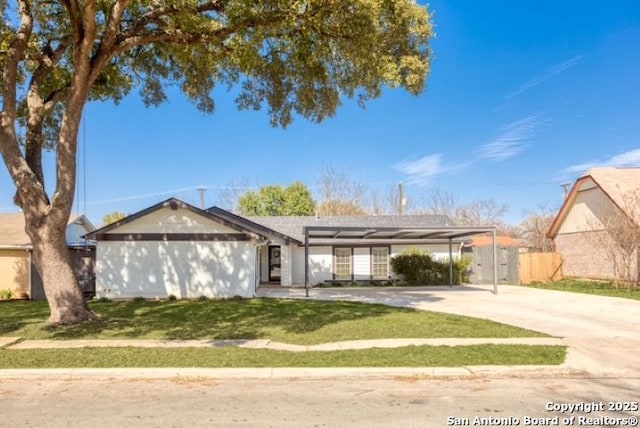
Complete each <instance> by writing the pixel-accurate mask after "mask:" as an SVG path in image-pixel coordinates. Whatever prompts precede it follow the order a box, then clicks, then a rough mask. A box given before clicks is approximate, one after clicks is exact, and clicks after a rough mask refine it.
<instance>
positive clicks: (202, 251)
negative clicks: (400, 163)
mask: <svg viewBox="0 0 640 428" xmlns="http://www.w3.org/2000/svg"><path fill="white" fill-rule="evenodd" d="M488 230H494V229H493V228H457V227H455V226H453V225H451V224H450V221H449V219H448V218H447V217H445V216H365V217H323V218H317V217H242V216H239V215H236V214H233V213H231V212H229V211H226V210H223V209H220V208H217V207H212V208H210V209H208V210H202V209H199V208H196V207H194V206H192V205H190V204H187V203H185V202H183V201H180V200H178V199H174V198H171V199H168V200H166V201H164V202H161V203H158V204H156V205H153V206H151V207H149V208H147V209H144V210H142V211H140V212H138V213H135V214H132V215H130V216H128V217H126V218H124V219H122V220H120V221H117V222H115V223H112V224H110V225H107V226H105V227H103V228H101V229H98V230H95V231H93V232H91V233H89V234H88V235H87V239H91V240H95V241H96V242H97V255H96V295H97V296H99V297H110V298H133V297H145V298H160V297H167V296H170V295H173V296H176V297H179V298H197V297H199V296H207V297H233V296H242V297H252V296H254V295H255V293H256V291H257V289H258V287H260V286H273V285H278V286H284V287H288V286H303V285H304V286H309V285H314V284H318V283H322V282H325V281H358V280H385V279H389V278H391V277H393V272H391V269H390V266H389V260H390V258H391V257H393V256H394V255H396V254H400V253H402V252H403V251H405V250H407V249H410V248H420V249H424V250H429V251H431V252H432V253H433V254H434V255H435V256H436V257H445V258H449V257H457V256H459V254H460V250H461V246H462V243H463V242H464V239H465V238H466V237H467V236H470V235H473V234H476V233H484V232H487V231H488Z"/></svg>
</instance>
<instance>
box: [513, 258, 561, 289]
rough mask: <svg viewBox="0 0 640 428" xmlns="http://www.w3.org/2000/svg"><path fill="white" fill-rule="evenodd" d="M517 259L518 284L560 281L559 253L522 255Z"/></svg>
mask: <svg viewBox="0 0 640 428" xmlns="http://www.w3.org/2000/svg"><path fill="white" fill-rule="evenodd" d="M519 259H520V260H519V264H520V268H519V269H520V284H531V283H532V282H549V281H557V280H559V279H562V256H560V254H559V253H522V254H520V256H519Z"/></svg>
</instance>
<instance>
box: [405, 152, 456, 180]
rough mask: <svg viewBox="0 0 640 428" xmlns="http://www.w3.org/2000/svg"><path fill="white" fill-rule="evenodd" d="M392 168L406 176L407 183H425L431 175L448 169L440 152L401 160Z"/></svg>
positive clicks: (433, 175)
mask: <svg viewBox="0 0 640 428" xmlns="http://www.w3.org/2000/svg"><path fill="white" fill-rule="evenodd" d="M394 168H395V169H397V170H398V171H400V172H402V173H404V174H405V175H406V176H407V183H409V184H418V185H424V184H427V183H428V182H429V181H431V179H432V178H433V177H435V176H436V175H439V174H442V173H444V172H446V171H447V170H448V168H446V167H445V166H443V164H442V154H440V153H438V154H434V155H428V156H423V157H421V158H419V159H416V160H411V161H409V160H407V161H403V162H400V163H397V164H396V165H394Z"/></svg>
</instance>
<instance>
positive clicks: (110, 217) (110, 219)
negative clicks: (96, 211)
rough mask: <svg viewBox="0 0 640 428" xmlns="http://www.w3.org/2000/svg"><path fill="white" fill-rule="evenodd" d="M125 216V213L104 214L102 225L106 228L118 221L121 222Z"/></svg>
mask: <svg viewBox="0 0 640 428" xmlns="http://www.w3.org/2000/svg"><path fill="white" fill-rule="evenodd" d="M126 216H127V215H126V214H125V213H123V212H120V211H113V212H110V213H107V214H105V215H104V216H103V217H102V224H103V225H105V226H106V225H108V224H111V223H115V222H116V221H118V220H122V219H123V218H125V217H126Z"/></svg>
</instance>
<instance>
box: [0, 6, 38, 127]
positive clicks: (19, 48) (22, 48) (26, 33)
mask: <svg viewBox="0 0 640 428" xmlns="http://www.w3.org/2000/svg"><path fill="white" fill-rule="evenodd" d="M18 3H19V5H20V6H19V12H20V28H19V29H18V31H17V33H16V37H15V39H13V41H12V42H11V45H10V46H9V51H8V52H7V56H6V60H5V66H4V70H3V76H2V77H3V79H2V81H3V83H4V85H3V88H2V101H3V105H2V126H3V127H4V126H12V127H13V123H14V121H15V119H16V91H17V89H16V80H17V76H18V68H19V65H20V62H21V61H22V60H23V59H24V57H25V52H26V50H27V45H28V42H29V38H30V37H31V32H32V31H33V17H32V16H31V5H30V3H29V2H28V1H27V0H20V1H19V2H18ZM5 115H6V117H5ZM5 121H6V122H5Z"/></svg>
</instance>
